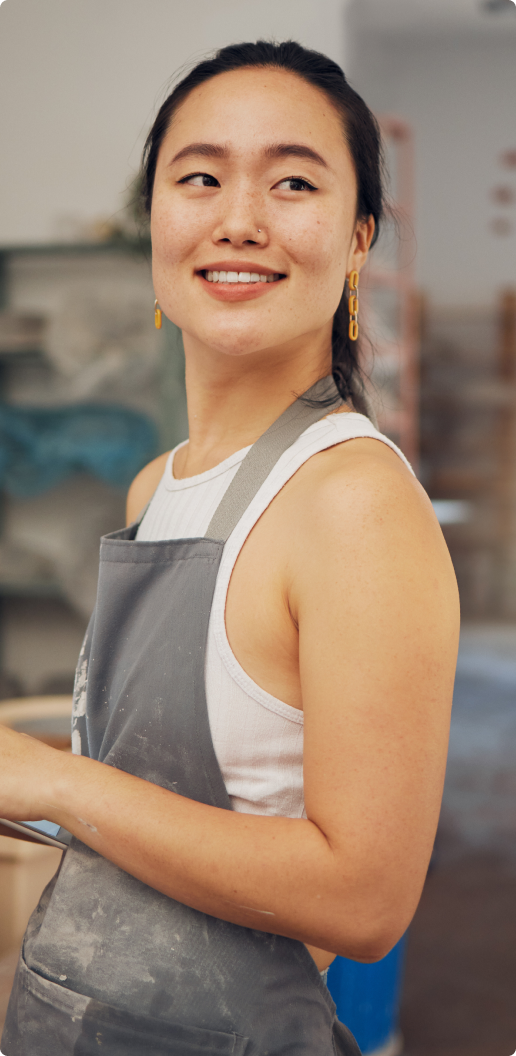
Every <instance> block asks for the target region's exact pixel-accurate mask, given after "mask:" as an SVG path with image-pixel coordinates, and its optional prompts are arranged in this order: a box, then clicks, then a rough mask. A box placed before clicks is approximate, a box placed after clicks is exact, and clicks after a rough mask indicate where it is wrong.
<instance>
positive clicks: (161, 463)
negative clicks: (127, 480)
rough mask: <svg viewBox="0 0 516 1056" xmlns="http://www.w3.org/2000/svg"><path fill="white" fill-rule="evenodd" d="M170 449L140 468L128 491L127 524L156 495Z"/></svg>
mask: <svg viewBox="0 0 516 1056" xmlns="http://www.w3.org/2000/svg"><path fill="white" fill-rule="evenodd" d="M169 454H170V451H165V453H164V454H163V455H159V456H158V458H155V459H154V460H153V461H152V462H149V463H148V464H147V465H146V466H144V468H143V469H141V470H140V472H139V473H138V476H137V477H135V478H134V480H133V482H132V484H131V486H130V488H129V491H128V493H127V524H132V522H133V521H135V520H136V518H137V517H138V514H139V513H141V511H142V510H143V508H144V506H146V505H147V503H148V502H149V500H150V499H151V498H152V496H153V495H154V492H155V491H156V488H157V486H158V484H159V482H160V480H161V478H162V476H163V473H164V472H165V466H166V464H167V458H168V456H169Z"/></svg>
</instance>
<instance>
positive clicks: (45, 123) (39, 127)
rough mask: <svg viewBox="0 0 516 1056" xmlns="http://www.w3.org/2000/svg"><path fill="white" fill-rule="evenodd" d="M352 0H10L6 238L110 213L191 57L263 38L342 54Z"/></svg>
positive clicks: (0, 55)
mask: <svg viewBox="0 0 516 1056" xmlns="http://www.w3.org/2000/svg"><path fill="white" fill-rule="evenodd" d="M346 2H347V0H4V2H3V3H2V4H1V6H0V99H1V110H0V153H1V157H2V164H1V174H0V244H1V243H4V244H5V243H19V242H34V241H45V240H48V239H51V238H52V237H55V235H56V234H57V233H58V232H59V230H60V228H61V229H62V218H63V217H66V216H67V215H70V216H76V217H77V218H78V219H80V218H81V217H82V218H84V220H90V219H92V218H95V217H98V216H111V215H113V214H114V213H116V212H117V210H119V209H120V208H121V206H122V204H123V199H124V194H123V192H124V188H126V186H127V184H128V182H129V181H130V179H131V177H132V176H133V175H134V173H135V171H136V170H137V168H138V162H139V155H140V151H141V146H142V144H143V141H144V138H145V134H146V131H147V130H148V128H149V125H150V123H151V119H152V116H153V114H154V112H155V109H156V106H157V105H158V104H159V103H160V102H161V101H162V100H163V98H164V88H165V86H166V83H167V82H168V81H169V79H170V78H171V76H172V75H173V74H174V73H175V71H176V70H177V69H178V68H179V67H180V66H182V65H183V64H184V63H186V62H188V61H190V60H192V59H198V58H200V57H201V56H203V55H204V54H205V53H206V52H208V51H210V50H212V49H213V48H216V47H220V46H222V45H224V44H228V43H231V42H234V41H239V40H256V39H257V38H258V37H260V36H265V37H276V38H278V39H287V38H289V37H293V38H295V39H297V40H299V41H300V42H301V43H304V44H307V45H308V46H310V47H314V48H316V49H318V50H321V51H324V52H326V53H327V54H328V55H330V56H331V57H332V58H335V59H336V60H337V61H339V62H342V57H343V48H344V39H343V38H344V17H343V12H344V9H345V6H346Z"/></svg>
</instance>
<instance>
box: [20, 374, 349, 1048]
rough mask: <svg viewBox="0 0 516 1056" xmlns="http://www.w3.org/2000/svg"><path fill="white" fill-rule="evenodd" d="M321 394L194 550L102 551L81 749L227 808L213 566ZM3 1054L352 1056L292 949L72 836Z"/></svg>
mask: <svg viewBox="0 0 516 1056" xmlns="http://www.w3.org/2000/svg"><path fill="white" fill-rule="evenodd" d="M317 396H319V397H321V396H326V397H332V400H330V401H329V405H330V406H331V404H332V403H333V405H335V404H336V403H337V402H338V400H339V397H338V394H337V391H336V389H335V386H334V383H333V380H332V379H331V378H330V379H323V381H321V382H318V383H317V385H316V386H314V388H313V389H310V390H309V392H308V393H307V394H305V398H303V399H301V400H298V401H296V402H295V403H294V404H292V405H291V406H290V407H289V408H287V410H286V411H285V413H284V414H283V415H281V417H280V418H279V419H278V421H277V422H275V423H274V424H273V425H272V426H271V428H270V429H268V430H267V432H266V433H264V435H263V436H262V437H261V438H260V440H258V441H257V442H256V444H254V445H253V447H252V448H251V450H250V451H249V453H248V455H247V456H246V458H245V459H244V461H243V462H242V464H241V466H240V468H239V470H238V471H237V474H236V475H235V477H234V479H233V481H232V483H231V485H230V486H229V488H228V489H227V491H226V493H225V495H224V496H223V498H222V501H221V503H220V505H219V507H218V510H217V511H216V513H215V515H214V517H213V519H212V521H211V524H210V526H209V528H208V531H207V533H206V536H205V537H204V538H202V539H201V538H199V539H186V540H183V539H179V540H170V541H167V540H162V541H159V542H139V541H137V540H136V539H135V536H136V532H137V528H138V525H137V524H133V525H131V526H130V527H129V528H126V529H124V530H122V531H119V532H114V533H113V534H112V535H109V536H106V537H105V538H103V539H102V542H101V561H100V574H99V586H98V595H97V604H96V608H95V611H94V613H93V616H92V618H91V621H90V625H89V627H88V630H87V633H86V638H85V643H84V646H83V650H82V653H81V657H80V660H79V666H78V671H79V672H80V678H79V688H80V691H81V692H80V694H79V702H78V706H76V709H75V718H74V723H75V729H76V731H78V732H79V734H80V738H81V746H82V747H81V750H82V754H83V755H86V756H89V757H90V758H92V759H98V760H100V761H101V762H103V763H106V764H107V765H108V766H114V767H116V768H118V769H120V770H125V771H126V772H127V773H130V774H135V775H136V776H137V777H141V778H144V779H145V780H146V781H151V782H153V783H154V784H156V785H161V787H162V788H166V789H169V790H171V791H173V792H178V793H179V794H180V795H182V796H187V797H188V798H189V799H194V800H197V801H199V802H201V803H209V804H211V805H212V806H214V807H219V808H221V809H223V810H231V804H230V801H229V798H228V794H227V791H226V788H225V785H224V781H223V778H222V774H221V771H220V767H219V765H218V762H217V759H216V756H215V751H214V747H213V743H212V739H211V733H210V727H209V721H208V712H207V705H206V697H205V687H204V659H205V649H206V639H207V632H208V622H209V618H210V610H211V604H212V598H213V593H214V589H215V583H216V579H217V572H218V569H219V565H220V561H221V557H222V552H223V548H224V542H225V541H226V539H227V538H228V537H229V535H230V534H231V532H232V530H233V528H234V527H235V525H236V524H237V523H238V521H239V520H240V517H241V516H242V514H243V513H244V512H245V510H246V509H247V506H248V505H249V503H250V501H251V499H252V498H253V497H254V495H255V494H256V492H257V491H258V489H259V487H260V486H261V484H262V483H263V482H264V481H265V479H266V478H267V476H268V474H269V473H270V471H271V469H272V468H273V466H274V465H275V463H276V462H277V460H278V458H279V457H280V455H281V454H282V453H283V452H284V451H285V450H286V449H287V448H288V447H290V445H291V444H292V443H293V442H294V441H295V440H296V439H297V438H298V437H299V436H300V435H301V433H302V432H303V431H304V430H305V429H306V428H307V427H308V426H309V425H310V424H312V422H316V421H318V420H319V419H320V418H322V417H323V415H325V414H327V413H328V409H329V406H328V405H326V406H322V407H321V405H320V404H319V405H318V406H317V407H313V405H312V406H310V397H312V398H314V397H317ZM86 672H87V686H86V688H84V683H85V675H86ZM221 853H223V848H221ZM293 894H294V896H295V892H294V893H293ZM1 1050H2V1052H3V1053H4V1056H72V1054H73V1056H98V1054H99V1053H104V1054H105V1056H143V1054H145V1056H171V1054H174V1056H187V1054H188V1056H197V1054H200V1053H210V1054H213V1056H230V1054H231V1056H244V1053H245V1056H280V1054H281V1056H335V1053H339V1054H342V1056H360V1053H359V1049H358V1047H357V1045H356V1042H355V1041H354V1039H353V1037H352V1035H351V1034H350V1033H349V1031H348V1030H347V1029H346V1028H345V1027H344V1026H343V1025H342V1024H339V1023H338V1022H337V1021H336V1019H335V1005H334V1003H333V1001H332V998H331V996H330V994H329V992H328V990H327V988H326V986H325V985H324V983H323V981H322V979H321V976H320V974H319V972H318V970H317V967H316V965H315V963H314V961H313V959H312V957H311V956H310V954H309V953H308V950H307V949H306V947H305V946H304V945H303V943H301V942H297V941H296V940H294V939H288V938H284V937H282V936H279V935H271V934H268V933H267V932H263V931H254V930H253V929H251V928H245V927H241V926H239V925H236V924H230V923H228V922H227V921H224V920H218V919H217V918H216V917H211V916H209V915H207V914H206V913H200V912H198V911H197V910H195V909H191V908H190V907H189V906H185V905H182V904H181V903H180V902H176V901H174V899H172V898H168V897H167V896H166V895H163V894H161V893H160V892H159V891H155V890H154V888H152V887H148V886H147V885H146V884H144V883H142V882H141V881H140V880H137V879H135V877H133V876H130V875H129V873H126V872H124V871H123V870H122V869H119V868H118V867H117V866H116V865H113V863H112V862H110V861H108V860H107V859H106V858H103V857H101V856H100V855H99V854H97V853H96V852H95V851H93V850H91V848H90V847H87V846H86V845H85V844H83V843H82V842H81V841H80V840H78V839H76V838H73V839H72V840H71V843H70V846H69V848H68V850H67V851H66V852H65V853H64V856H63V860H62V863H61V866H60V868H59V870H58V872H57V874H56V876H55V877H54V879H53V880H52V881H51V882H50V884H49V885H48V887H47V888H46V890H45V891H44V893H43V896H42V898H41V900H40V903H39V905H38V907H37V909H36V910H35V911H34V913H33V915H32V917H31V920H30V922H29V926H28V929H27V932H26V935H25V939H24V943H23V948H22V953H21V957H20V962H19V966H18V969H17V973H16V977H15V982H14V986H13V991H12V995H11V1000H10V1003H9V1009H8V1014H7V1020H6V1025H5V1030H4V1033H3V1036H2V1042H1Z"/></svg>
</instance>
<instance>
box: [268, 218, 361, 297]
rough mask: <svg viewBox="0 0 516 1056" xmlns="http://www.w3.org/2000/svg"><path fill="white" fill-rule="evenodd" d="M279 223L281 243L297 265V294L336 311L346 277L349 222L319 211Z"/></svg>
mask: <svg viewBox="0 0 516 1056" xmlns="http://www.w3.org/2000/svg"><path fill="white" fill-rule="evenodd" d="M282 226H283V233H282V234H283V237H282V241H283V244H284V245H285V247H286V248H287V249H288V253H289V256H290V258H291V260H292V261H293V262H294V264H296V265H297V267H298V269H299V270H298V272H297V273H298V277H299V280H300V286H299V292H300V294H302V296H306V297H307V299H308V301H309V303H310V304H311V305H313V304H314V302H315V301H319V302H320V303H321V307H323V305H324V306H329V309H330V311H331V312H333V311H335V308H336V306H337V304H338V302H339V301H340V298H341V295H342V290H343V288H344V282H345V278H346V265H347V256H348V242H349V238H350V236H349V230H348V225H347V224H346V223H345V222H344V219H343V218H342V217H340V216H330V215H328V214H327V213H322V214H321V213H319V214H318V215H316V216H315V217H312V218H310V220H308V218H307V221H306V222H305V223H304V224H300V225H296V226H295V227H294V225H291V226H290V228H289V226H288V225H282Z"/></svg>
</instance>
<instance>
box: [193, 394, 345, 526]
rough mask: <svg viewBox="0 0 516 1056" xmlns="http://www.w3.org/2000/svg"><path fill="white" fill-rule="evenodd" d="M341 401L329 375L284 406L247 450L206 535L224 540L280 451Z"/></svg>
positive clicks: (280, 453)
mask: <svg viewBox="0 0 516 1056" xmlns="http://www.w3.org/2000/svg"><path fill="white" fill-rule="evenodd" d="M315 400H317V401H318V402H317V405H316V406H314V405H313V401H315ZM342 402H343V400H342V397H341V396H340V393H339V391H338V389H337V386H336V384H335V382H334V380H333V377H332V376H331V374H330V375H328V377H326V378H321V379H320V380H319V381H317V382H316V383H315V385H312V387H311V388H310V389H308V390H307V391H306V392H304V393H303V395H302V396H299V397H298V399H297V400H295V402H294V403H292V404H291V405H290V407H287V409H286V411H283V414H281V415H280V417H279V418H277V419H276V421H275V422H273V424H272V425H271V426H269V428H268V429H267V430H266V432H265V433H263V434H262V436H260V438H259V439H258V440H257V441H256V443H254V444H253V446H252V447H251V449H250V451H248V453H247V455H246V456H245V458H244V460H243V461H242V463H241V465H240V467H239V469H238V470H237V472H236V474H235V476H234V477H233V480H232V481H231V484H230V485H229V487H228V488H227V490H226V491H225V493H224V495H223V496H222V499H221V501H220V503H219V505H218V507H217V509H216V510H215V513H214V514H213V517H212V519H211V521H210V523H209V525H208V528H207V531H206V535H205V538H206V539H216V540H218V541H220V542H224V543H225V542H226V540H227V539H229V536H230V535H231V533H232V531H233V529H234V528H235V527H236V525H237V524H238V522H239V520H240V519H241V517H242V516H243V514H244V513H245V511H246V510H247V507H248V506H249V504H250V503H251V502H252V500H253V499H254V497H255V495H256V494H257V492H258V491H259V489H260V488H261V486H262V484H263V483H264V481H265V480H266V479H267V477H268V476H269V474H270V472H271V471H272V470H273V469H274V466H275V465H276V463H277V462H278V460H279V459H280V458H281V456H282V454H283V453H284V452H285V451H286V450H287V449H288V448H289V447H291V446H292V444H294V443H295V442H296V440H298V439H299V437H300V436H301V434H302V433H304V432H305V429H308V427H309V426H310V425H313V424H314V423H315V422H318V421H320V420H321V418H324V416H325V415H326V414H328V413H329V412H330V410H333V409H335V408H336V407H337V406H338V405H339V404H340V403H342ZM311 404H312V405H311Z"/></svg>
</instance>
